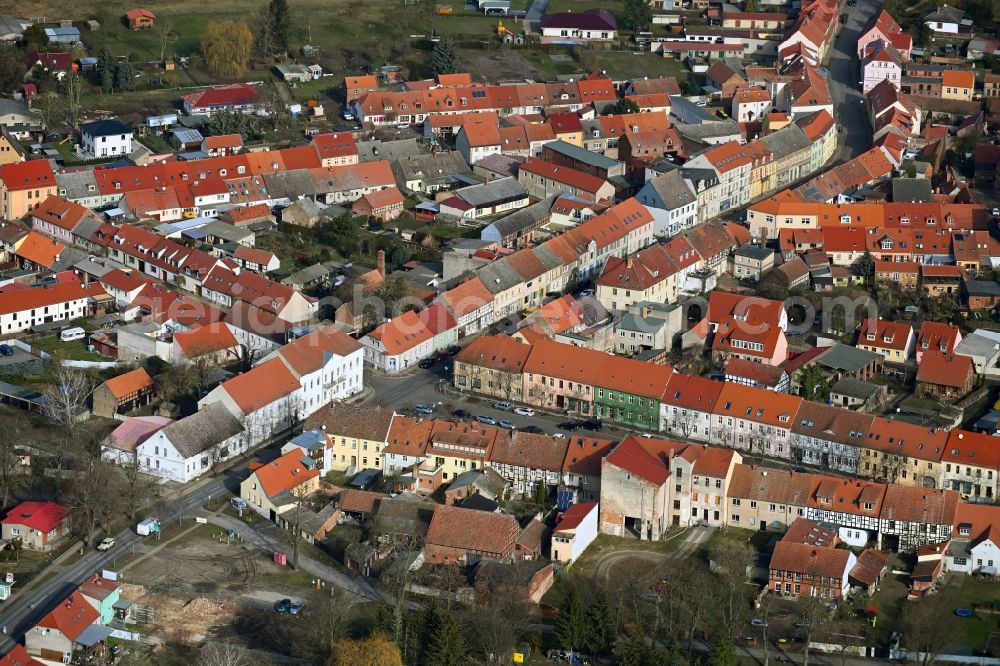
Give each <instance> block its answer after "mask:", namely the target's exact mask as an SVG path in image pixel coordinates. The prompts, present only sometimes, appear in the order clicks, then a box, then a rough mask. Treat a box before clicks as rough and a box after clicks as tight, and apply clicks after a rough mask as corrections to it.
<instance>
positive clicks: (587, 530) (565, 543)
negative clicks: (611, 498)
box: [551, 506, 600, 564]
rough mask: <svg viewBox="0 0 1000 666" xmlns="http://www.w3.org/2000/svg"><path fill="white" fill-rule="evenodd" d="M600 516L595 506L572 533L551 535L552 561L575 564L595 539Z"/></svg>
mask: <svg viewBox="0 0 1000 666" xmlns="http://www.w3.org/2000/svg"><path fill="white" fill-rule="evenodd" d="M599 515H600V507H599V506H595V507H594V508H593V509H592V510H591V511H590V513H588V514H587V515H586V516H585V517H584V519H583V520H581V521H580V524H579V525H577V526H576V528H575V529H574V530H573V531H572V533H567V532H558V531H557V532H555V534H553V535H552V548H551V551H552V559H553V560H555V561H556V562H563V563H564V564H568V563H570V562H575V561H576V560H578V559H579V558H580V555H582V554H583V551H585V550H587V546H589V545H590V544H591V543H592V542H593V541H594V539H596V538H597V519H598V516H599Z"/></svg>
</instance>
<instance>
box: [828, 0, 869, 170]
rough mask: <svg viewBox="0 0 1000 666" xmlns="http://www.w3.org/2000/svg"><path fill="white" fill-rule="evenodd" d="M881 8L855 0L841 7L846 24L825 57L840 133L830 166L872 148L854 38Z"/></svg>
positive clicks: (867, 1) (867, 0)
mask: <svg viewBox="0 0 1000 666" xmlns="http://www.w3.org/2000/svg"><path fill="white" fill-rule="evenodd" d="M880 8H881V3H879V2H876V0H858V6H857V7H848V6H846V5H845V6H844V8H843V11H844V12H845V13H846V14H847V16H848V19H847V25H843V26H841V28H840V32H839V33H838V35H837V38H836V40H835V41H834V44H833V48H832V49H830V52H829V55H828V56H827V62H826V63H825V64H826V67H827V80H828V81H829V83H830V95H831V97H833V107H834V108H833V110H834V116H835V120H836V121H837V122H838V123H840V125H841V127H842V128H843V131H842V132H841V133H840V135H839V137H838V139H839V141H838V143H839V148H838V152H837V155H836V157H835V158H834V160H833V164H842V163H844V162H846V161H848V160H850V159H851V158H853V157H856V156H858V155H860V154H861V153H863V152H864V151H866V150H868V149H869V148H871V146H872V132H871V127H870V126H869V125H868V114H867V112H866V111H865V105H864V104H863V103H862V102H863V101H864V96H863V95H862V94H861V86H860V85H859V84H858V82H859V81H860V80H861V73H860V70H859V66H858V59H857V44H858V36H859V35H860V34H861V29H862V28H863V27H864V26H865V23H867V22H868V20H869V19H870V18H871V17H872V15H873V14H875V12H877V11H878V10H879V9H880Z"/></svg>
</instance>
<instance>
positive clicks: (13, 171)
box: [0, 160, 56, 191]
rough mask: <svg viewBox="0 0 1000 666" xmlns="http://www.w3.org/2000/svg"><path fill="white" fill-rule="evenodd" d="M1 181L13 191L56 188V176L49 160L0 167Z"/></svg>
mask: <svg viewBox="0 0 1000 666" xmlns="http://www.w3.org/2000/svg"><path fill="white" fill-rule="evenodd" d="M0 180H2V181H3V184H4V187H6V188H7V189H8V190H12V191H20V190H34V189H39V188H45V187H55V185H56V176H55V174H54V173H53V172H52V167H51V166H50V165H49V161H48V160H28V161H27V162H12V163H10V164H3V165H0Z"/></svg>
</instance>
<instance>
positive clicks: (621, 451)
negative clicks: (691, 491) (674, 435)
mask: <svg viewBox="0 0 1000 666" xmlns="http://www.w3.org/2000/svg"><path fill="white" fill-rule="evenodd" d="M671 444H673V445H674V446H675V447H676V450H678V451H679V450H680V449H682V448H683V447H684V445H683V444H681V443H680V442H671ZM605 464H608V465H614V466H615V467H618V468H620V469H623V470H625V471H626V472H629V473H630V474H633V475H635V476H638V477H639V478H641V479H643V480H645V481H647V482H648V483H651V484H653V485H654V486H662V485H663V483H664V482H665V481H666V480H667V478H668V477H669V476H670V467H669V465H670V461H669V459H667V460H664V459H663V458H661V457H660V456H659V455H657V454H656V453H655V452H653V451H650V450H648V448H647V446H644V442H642V440H640V439H639V438H638V437H635V436H634V435H629V436H627V437H626V438H625V439H623V440H622V441H621V443H620V444H619V445H618V446H616V447H615V448H614V449H613V450H612V451H611V453H609V454H608V456H607V458H605Z"/></svg>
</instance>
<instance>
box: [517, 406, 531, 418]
mask: <svg viewBox="0 0 1000 666" xmlns="http://www.w3.org/2000/svg"><path fill="white" fill-rule="evenodd" d="M514 413H515V414H517V415H518V416H534V415H535V410H533V409H532V408H531V407H515V408H514Z"/></svg>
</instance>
